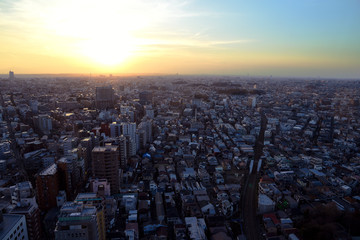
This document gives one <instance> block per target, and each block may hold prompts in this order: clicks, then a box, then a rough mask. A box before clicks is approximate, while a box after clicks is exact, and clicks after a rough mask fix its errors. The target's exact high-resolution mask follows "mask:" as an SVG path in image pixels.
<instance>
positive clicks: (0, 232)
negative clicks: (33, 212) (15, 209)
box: [0, 214, 25, 239]
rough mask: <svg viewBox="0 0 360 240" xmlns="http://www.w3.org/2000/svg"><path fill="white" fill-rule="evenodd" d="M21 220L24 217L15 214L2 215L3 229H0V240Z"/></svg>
mask: <svg viewBox="0 0 360 240" xmlns="http://www.w3.org/2000/svg"><path fill="white" fill-rule="evenodd" d="M22 218H25V216H24V215H17V214H4V215H3V224H4V225H3V228H2V229H0V239H4V237H5V236H6V235H7V234H8V233H9V232H10V230H11V229H12V228H13V227H14V226H15V225H16V224H17V223H18V222H19V221H21V219H22Z"/></svg>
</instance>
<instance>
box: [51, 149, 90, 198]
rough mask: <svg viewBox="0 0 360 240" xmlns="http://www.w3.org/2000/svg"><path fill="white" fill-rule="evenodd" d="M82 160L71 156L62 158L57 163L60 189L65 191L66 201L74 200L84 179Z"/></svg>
mask: <svg viewBox="0 0 360 240" xmlns="http://www.w3.org/2000/svg"><path fill="white" fill-rule="evenodd" d="M83 162H84V160H83V159H82V158H77V157H73V156H67V157H62V158H60V159H59V161H58V162H57V165H58V172H59V184H60V186H59V187H60V189H62V190H65V191H66V196H67V198H68V199H70V200H71V199H74V197H75V195H76V191H77V189H78V187H80V186H81V184H82V182H83V179H84V163H83Z"/></svg>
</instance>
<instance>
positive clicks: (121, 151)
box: [118, 135, 128, 169]
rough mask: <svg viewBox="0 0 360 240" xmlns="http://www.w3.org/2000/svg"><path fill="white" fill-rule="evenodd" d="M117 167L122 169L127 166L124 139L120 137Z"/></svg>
mask: <svg viewBox="0 0 360 240" xmlns="http://www.w3.org/2000/svg"><path fill="white" fill-rule="evenodd" d="M118 139H119V157H120V158H119V167H120V168H122V169H124V168H125V167H126V165H127V158H128V154H127V147H126V137H124V136H123V135H121V136H120V137H119V138H118Z"/></svg>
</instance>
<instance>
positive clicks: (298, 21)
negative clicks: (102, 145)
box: [0, 0, 360, 78]
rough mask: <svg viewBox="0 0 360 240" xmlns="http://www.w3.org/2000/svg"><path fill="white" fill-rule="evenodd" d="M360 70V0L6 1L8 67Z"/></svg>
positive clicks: (0, 69)
mask: <svg viewBox="0 0 360 240" xmlns="http://www.w3.org/2000/svg"><path fill="white" fill-rule="evenodd" d="M9 70H13V71H14V72H15V74H41V73H54V74H56V73H112V74H121V73H149V74H153V73H162V74H176V73H178V74H218V75H258V76H259V75H261V76H269V75H273V76H295V77H334V78H359V77H360V1H359V0H301V1H296V0H273V1H269V0H251V1H250V0H248V1H245V0H224V1H218V0H217V1H215V0H214V1H213V0H131V1H129V0H102V1H99V0H97V1H95V0H76V1H74V0H0V73H1V74H6V73H7V72H8V71H9Z"/></svg>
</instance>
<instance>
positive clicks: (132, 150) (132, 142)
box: [125, 134, 137, 157]
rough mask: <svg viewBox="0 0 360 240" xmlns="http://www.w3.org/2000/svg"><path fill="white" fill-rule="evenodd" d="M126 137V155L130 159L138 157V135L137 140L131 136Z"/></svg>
mask: <svg viewBox="0 0 360 240" xmlns="http://www.w3.org/2000/svg"><path fill="white" fill-rule="evenodd" d="M125 137H126V153H127V156H128V157H132V156H135V155H136V150H137V148H136V134H135V138H131V137H130V136H125Z"/></svg>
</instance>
